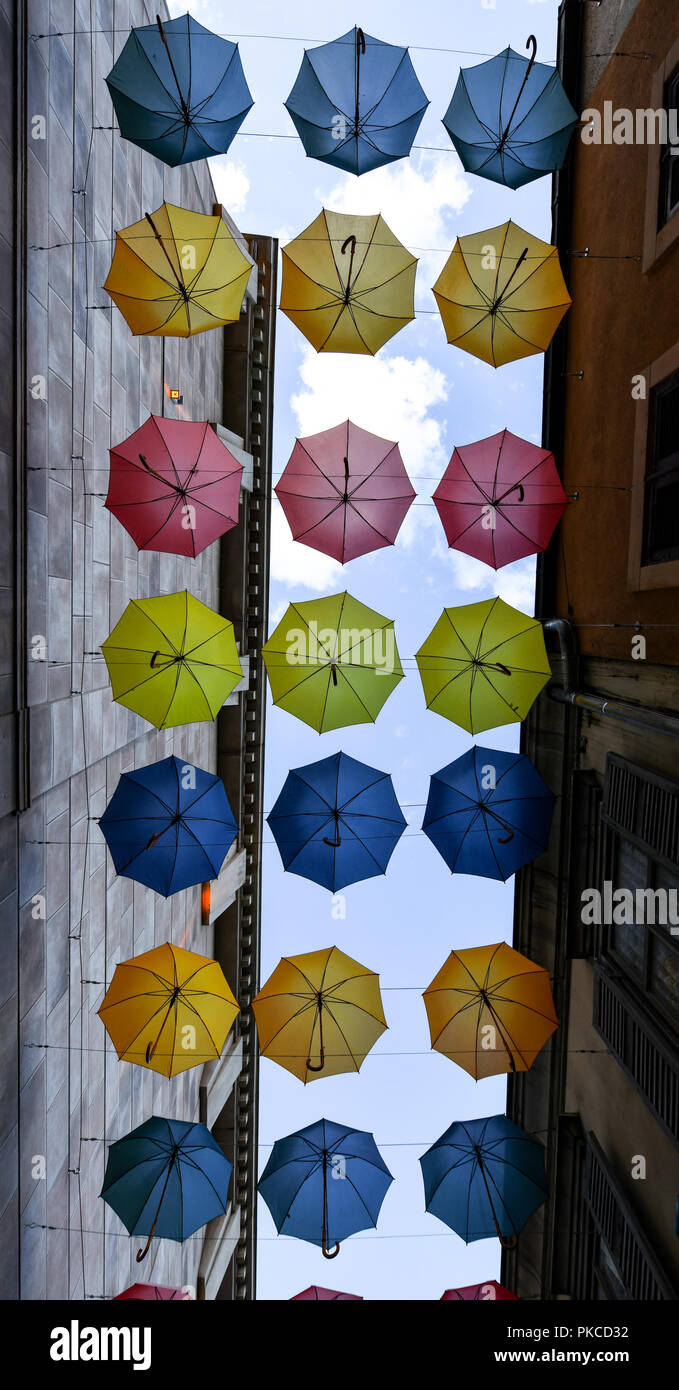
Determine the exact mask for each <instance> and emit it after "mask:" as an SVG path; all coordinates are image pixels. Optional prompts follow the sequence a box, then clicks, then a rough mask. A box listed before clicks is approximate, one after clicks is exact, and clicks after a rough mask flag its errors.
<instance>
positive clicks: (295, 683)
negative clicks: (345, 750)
mask: <svg viewBox="0 0 679 1390" xmlns="http://www.w3.org/2000/svg"><path fill="white" fill-rule="evenodd" d="M262 655H263V657H264V664H265V666H266V671H267V675H268V677H269V684H270V686H271V694H272V696H273V702H274V704H275V705H280V706H281V708H282V709H285V710H287V711H288V713H289V714H295V715H297V718H298V719H302V720H303V721H304V723H305V724H310V725H311V728H312V729H316V731H317V732H318V733H319V734H322V733H325V732H326V731H327V730H328V729H340V728H343V727H344V726H345V725H347V724H365V723H374V721H375V720H376V718H377V716H378V714H379V712H380V710H381V708H382V706H383V704H384V702H385V700H387V698H388V697H389V695H390V694H391V692H392V690H393V689H394V687H395V686H396V685H398V682H399V681H400V680H402V679H403V668H402V666H401V662H400V660H399V655H398V649H397V646H396V638H395V635H394V624H393V622H392V620H391V619H390V618H385V617H384V616H383V615H382V614H381V613H376V612H375V611H374V609H372V608H366V606H365V604H363V603H359V602H358V600H357V599H355V598H352V597H351V594H347V593H343V594H333V595H331V596H330V597H329V598H320V599H310V600H308V601H307V602H305V603H291V604H290V605H289V607H288V609H287V611H286V613H285V614H284V616H283V618H282V619H281V621H280V623H279V624H278V627H277V628H276V630H275V632H273V633H272V635H271V637H270V638H269V640H268V642H266V643H265V645H264V647H263V648H262Z"/></svg>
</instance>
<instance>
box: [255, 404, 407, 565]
mask: <svg viewBox="0 0 679 1390" xmlns="http://www.w3.org/2000/svg"><path fill="white" fill-rule="evenodd" d="M274 491H275V493H276V496H277V497H278V500H279V502H280V503H281V506H282V507H283V511H284V512H285V515H286V517H287V519H288V522H289V524H290V530H291V531H292V535H293V539H294V540H296V541H302V543H303V544H304V545H310V546H311V547H312V549H313V550H321V551H323V554H324V555H330V556H331V557H332V559H333V560H340V561H341V563H342V564H344V563H345V562H346V561H347V560H355V559H356V558H357V556H359V555H367V554H368V553H369V551H371V550H379V549H381V547H382V546H385V545H393V544H394V541H395V540H396V537H397V535H398V531H399V527H400V525H401V522H402V521H403V518H404V516H405V514H406V512H407V511H408V508H409V506H410V504H411V502H412V500H413V498H414V496H415V491H414V488H413V486H412V483H411V481H410V478H409V477H408V474H407V473H406V470H405V468H404V466H403V459H402V458H401V454H400V450H399V447H398V444H394V443H393V442H392V441H391V440H390V439H380V436H379V435H377V434H369V432H368V430H361V429H359V428H358V425H353V424H352V423H351V420H345V422H344V424H343V425H335V427H334V428H333V429H331V430H322V431H321V433H320V434H310V435H307V437H306V438H305V439H298V440H297V441H296V443H295V447H294V449H293V451H292V454H291V455H290V458H289V460H288V462H287V464H286V466H285V469H284V471H283V473H282V475H281V477H280V479H279V481H278V483H277V484H276V487H275V489H274Z"/></svg>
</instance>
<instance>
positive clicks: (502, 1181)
mask: <svg viewBox="0 0 679 1390" xmlns="http://www.w3.org/2000/svg"><path fill="white" fill-rule="evenodd" d="M420 1165H421V1168H422V1176H423V1178H424V1195H425V1206H426V1209H427V1211H429V1212H431V1213H432V1215H433V1216H438V1218H439V1220H440V1221H443V1222H445V1224H446V1226H450V1228H451V1230H453V1231H456V1232H457V1234H458V1235H459V1236H462V1239H463V1240H464V1241H465V1242H466V1243H467V1245H469V1244H470V1243H471V1242H472V1241H473V1240H487V1239H488V1237H489V1236H491V1237H492V1236H498V1237H499V1239H500V1242H501V1244H502V1245H503V1246H506V1247H507V1248H511V1247H512V1246H514V1245H516V1239H517V1236H518V1234H519V1231H520V1230H521V1229H522V1227H523V1226H525V1224H526V1222H527V1220H528V1218H529V1216H532V1214H533V1212H534V1211H537V1208H538V1207H539V1206H541V1205H542V1203H543V1202H544V1200H545V1198H546V1196H547V1179H546V1177H545V1151H544V1148H543V1145H542V1144H539V1143H538V1141H537V1140H536V1139H533V1138H532V1137H531V1135H530V1134H526V1133H525V1131H524V1130H522V1129H519V1127H518V1125H515V1124H512V1121H511V1120H508V1119H507V1116H506V1115H490V1116H488V1117H487V1118H486V1119H483V1120H455V1121H454V1122H453V1124H452V1125H451V1126H450V1129H447V1130H446V1132H445V1134H442V1135H441V1137H440V1139H437V1140H436V1143H435V1144H432V1146H431V1148H430V1149H427V1152H426V1153H425V1154H423V1155H422V1157H421V1159H420Z"/></svg>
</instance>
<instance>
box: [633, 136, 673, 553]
mask: <svg viewBox="0 0 679 1390" xmlns="http://www.w3.org/2000/svg"><path fill="white" fill-rule="evenodd" d="M673 168H674V169H676V172H677V178H676V180H675V182H676V183H677V188H678V189H679V157H677V158H675V159H674V160H673ZM678 196H679V195H678ZM677 559H679V371H677V372H673V373H672V376H669V377H667V378H666V379H665V381H661V382H659V384H658V385H657V386H654V387H653V389H652V391H651V399H650V402H649V431H648V456H647V460H646V487H645V497H644V549H643V559H642V563H643V564H645V565H659V564H663V563H665V562H666V561H668V560H677Z"/></svg>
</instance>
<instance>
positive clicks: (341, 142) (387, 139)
mask: <svg viewBox="0 0 679 1390" xmlns="http://www.w3.org/2000/svg"><path fill="white" fill-rule="evenodd" d="M285 105H286V108H287V110H288V111H289V113H290V115H291V117H292V120H293V122H294V125H295V129H296V131H297V134H298V135H299V137H300V140H301V141H302V144H303V145H304V149H305V151H306V153H307V154H308V155H311V157H312V158H313V159H320V160H322V161H323V163H324V164H332V165H333V166H334V168H336V169H344V170H346V171H347V172H348V173H350V174H365V173H366V172H367V171H368V170H369V169H379V168H380V167H381V165H383V164H391V163H392V161H393V160H395V159H403V158H404V157H405V156H407V155H409V154H410V149H411V146H412V143H413V140H414V139H415V136H416V135H417V131H418V129H419V125H420V121H421V120H422V117H423V115H424V113H425V111H426V109H427V107H428V105H429V102H428V100H427V98H426V96H425V94H424V92H423V91H422V88H421V86H420V84H419V82H418V80H417V76H416V73H415V69H414V68H413V65H412V63H411V61H410V56H409V53H408V50H407V48H398V47H397V46H396V45H395V44H391V43H382V41H381V40H380V39H374V38H372V36H371V35H370V34H364V33H363V30H362V29H358V28H356V27H354V28H353V29H350V30H349V32H348V34H343V35H342V37H341V39H335V40H334V42H333V43H324V44H321V45H320V47H319V48H313V49H311V50H310V51H308V50H306V49H305V52H304V57H303V59H302V66H301V68H300V70H299V73H298V74H297V80H296V82H295V85H294V87H293V89H292V91H291V93H290V96H289V97H288V99H287V101H286V103H285Z"/></svg>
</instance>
